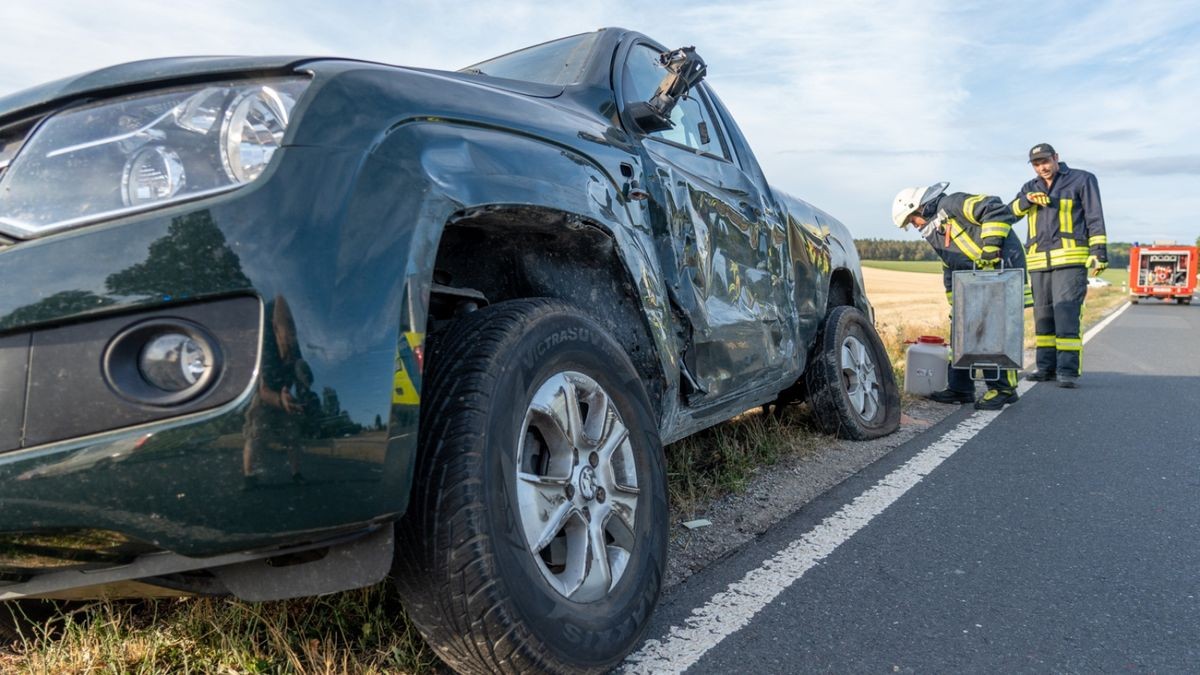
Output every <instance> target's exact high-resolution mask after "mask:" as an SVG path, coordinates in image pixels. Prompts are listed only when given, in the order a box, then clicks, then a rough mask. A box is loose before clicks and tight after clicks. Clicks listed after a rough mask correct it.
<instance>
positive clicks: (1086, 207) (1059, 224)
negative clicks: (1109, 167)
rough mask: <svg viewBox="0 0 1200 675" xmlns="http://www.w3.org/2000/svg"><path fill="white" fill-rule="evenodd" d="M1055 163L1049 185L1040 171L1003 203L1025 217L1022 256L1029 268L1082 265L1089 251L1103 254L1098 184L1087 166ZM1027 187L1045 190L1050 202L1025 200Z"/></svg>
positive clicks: (1104, 236)
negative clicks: (1027, 224) (1014, 197)
mask: <svg viewBox="0 0 1200 675" xmlns="http://www.w3.org/2000/svg"><path fill="white" fill-rule="evenodd" d="M1058 167H1059V168H1058V173H1057V174H1056V175H1055V176H1054V180H1053V181H1052V182H1051V183H1050V188H1049V189H1047V188H1046V183H1045V181H1043V180H1042V179H1041V177H1034V179H1033V180H1031V181H1029V182H1028V183H1025V184H1024V185H1022V186H1021V191H1020V192H1019V193H1017V198H1016V199H1014V200H1013V201H1012V203H1011V204H1009V207H1010V208H1011V209H1012V212H1013V215H1015V216H1016V217H1017V219H1018V220H1020V219H1021V218H1022V217H1024V218H1026V219H1028V221H1029V234H1028V236H1027V237H1026V239H1025V247H1026V248H1025V260H1026V262H1027V263H1028V266H1029V271H1030V272H1036V271H1038V270H1046V269H1054V268H1056V267H1071V266H1083V265H1086V264H1087V259H1088V256H1089V255H1094V256H1096V257H1097V258H1099V259H1100V260H1105V261H1107V260H1108V235H1107V234H1105V231H1104V210H1103V208H1101V206H1100V184H1099V183H1097V182H1096V177H1095V176H1094V175H1092V174H1091V173H1088V172H1087V171H1083V170H1080V169H1070V168H1067V165H1066V164H1065V163H1063V162H1059V164H1058ZM1030 192H1045V193H1046V194H1047V195H1049V196H1050V206H1038V205H1037V204H1033V203H1031V202H1030V201H1029V200H1028V199H1027V198H1026V195H1027V194H1029V193H1030Z"/></svg>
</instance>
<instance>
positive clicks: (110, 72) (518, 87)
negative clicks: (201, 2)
mask: <svg viewBox="0 0 1200 675" xmlns="http://www.w3.org/2000/svg"><path fill="white" fill-rule="evenodd" d="M318 61H349V62H354V63H362V64H367V65H371V66H383V67H388V68H402V66H394V65H390V64H383V63H376V62H372V61H360V60H358V59H341V58H333V57H317V56H178V57H172V58H163V59H149V60H146V61H133V62H130V63H122V64H119V65H115V66H110V67H108V68H101V69H100V70H93V71H91V72H89V73H83V74H82V75H72V76H71V77H65V78H63V79H61V80H55V81H53V82H47V83H45V84H40V85H37V86H35V87H30V88H29V89H25V90H22V91H18V92H16V93H13V94H9V95H8V96H4V97H0V126H4V125H5V124H6V123H8V122H10V121H13V120H16V119H19V118H22V117H28V116H31V115H35V114H38V113H41V112H42V111H44V110H46V109H48V108H52V107H54V106H55V105H57V104H59V103H61V102H63V101H67V100H70V99H73V98H79V97H82V96H90V95H99V94H108V93H111V92H113V91H119V90H121V89H127V88H140V87H143V86H145V85H152V84H156V83H171V84H175V83H179V84H184V83H187V82H188V81H192V80H201V79H210V78H214V77H221V76H223V75H230V76H232V75H237V76H241V77H246V76H256V75H257V76H264V77H265V76H272V75H285V74H288V73H291V72H293V71H295V70H296V68H298V67H299V66H301V65H303V64H307V63H313V62H318ZM404 69H405V70H412V71H417V72H423V73H427V74H433V75H438V76H441V77H449V78H453V79H457V80H460V81H463V82H470V83H473V84H482V85H486V86H490V87H494V88H496V89H503V90H505V91H511V92H514V93H518V94H524V95H526V96H534V97H537V98H556V97H558V96H559V95H561V94H562V93H563V87H562V86H558V85H545V84H538V83H535V82H522V81H518V80H507V79H502V78H498V77H488V76H484V75H474V74H470V73H462V72H453V71H444V70H431V69H424V68H404Z"/></svg>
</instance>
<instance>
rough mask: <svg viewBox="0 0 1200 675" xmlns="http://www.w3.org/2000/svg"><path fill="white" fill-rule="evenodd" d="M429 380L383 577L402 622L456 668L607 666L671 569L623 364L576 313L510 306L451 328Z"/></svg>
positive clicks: (632, 380) (629, 369)
mask: <svg viewBox="0 0 1200 675" xmlns="http://www.w3.org/2000/svg"><path fill="white" fill-rule="evenodd" d="M427 377H428V379H427V380H426V382H427V385H426V390H425V392H424V401H423V403H422V407H421V421H420V431H419V448H420V450H419V455H418V459H417V468H416V474H415V476H414V483H413V492H412V496H411V499H410V502H409V510H408V512H407V513H406V515H405V516H404V517H403V518H402V519H401V521H400V522H399V523H398V524H397V534H398V541H397V548H396V551H397V555H396V562H395V566H394V568H393V579H394V581H395V583H396V585H397V587H398V588H399V590H400V594H401V599H402V601H403V604H404V607H405V609H406V611H407V613H408V615H409V617H410V618H411V619H412V621H413V623H415V624H416V625H417V627H418V628H419V629H420V630H421V632H422V634H423V635H424V636H425V639H426V640H427V641H428V642H429V643H430V644H431V645H432V646H433V647H434V649H435V651H436V652H437V654H438V656H440V657H441V658H442V659H443V660H444V661H445V662H446V663H447V664H448V665H449V666H451V667H452V668H454V669H455V670H456V671H458V672H460V673H512V672H529V671H534V672H601V671H605V670H607V669H609V668H610V667H611V666H613V665H615V664H616V663H617V662H618V661H619V660H620V659H621V658H622V657H623V656H625V654H626V653H627V652H628V651H629V650H630V649H632V648H633V647H634V646H635V645H636V644H637V642H638V641H639V639H640V638H641V636H642V633H643V632H644V630H645V628H646V625H647V622H648V620H649V617H650V614H651V612H652V611H653V609H654V606H655V604H656V603H657V600H658V595H659V590H660V588H661V584H662V579H663V576H664V574H665V571H666V555H667V528H668V521H667V517H668V516H667V496H666V494H667V490H666V471H665V464H664V460H663V451H662V443H661V442H660V440H659V437H658V428H657V424H656V421H655V417H654V414H653V411H652V408H651V407H650V403H649V401H648V399H647V396H646V393H645V390H644V388H643V386H642V383H641V379H640V378H639V376H638V374H637V371H635V370H634V368H633V365H632V363H631V362H630V360H629V357H628V356H627V355H626V354H625V352H624V350H623V349H622V348H621V347H620V345H619V344H617V342H616V341H615V340H613V339H612V338H611V337H610V336H609V335H608V333H607V332H606V331H605V330H604V329H603V328H601V327H600V325H599V324H597V323H596V322H595V321H593V320H591V319H590V318H587V317H585V316H584V315H583V313H582V312H581V311H580V310H578V309H576V308H574V307H572V306H570V305H567V304H565V303H562V302H558V301H554V300H545V299H536V300H513V301H508V302H503V303H499V304H496V305H492V306H490V307H487V308H484V309H482V310H479V311H476V312H472V313H471V314H468V315H466V316H464V317H462V318H461V319H459V320H457V321H456V322H455V324H453V325H452V326H451V327H450V328H449V329H448V331H447V333H446V334H445V335H444V337H442V338H441V339H440V340H435V341H434V344H433V345H431V350H430V360H429V372H428V375H427ZM535 400H536V401H539V402H540V405H537V406H535V405H533V402H534V401H535ZM570 400H575V401H576V406H575V410H576V411H578V413H579V416H578V417H575V416H574V415H572V414H571V412H572V410H571V408H572V406H571V405H570V403H569V401H570ZM601 410H603V412H604V414H603V415H597V414H596V413H597V412H599V411H601ZM551 411H553V412H551ZM567 418H575V419H576V420H577V422H578V424H576V425H575V428H576V429H579V430H580V431H579V433H578V434H571V433H568V432H565V431H563V429H564V426H565V427H570V426H571V424H570V423H565V425H564V423H562V422H558V421H557V420H561V419H567ZM621 424H623V425H624V428H625V430H626V431H627V437H626V440H623V441H622V440H619V439H620V437H621V432H620V426H619V425H621ZM597 438H598V439H600V440H599V441H593V440H592V439H597ZM531 450H532V451H531ZM585 507H586V508H585ZM547 523H553V524H552V525H547ZM560 524H561V527H559V525H560ZM601 538H602V539H603V541H604V554H603V555H602V556H598V557H597V556H593V555H592V554H593V553H594V552H595V551H597V550H598V548H599V547H597V546H595V545H594V544H593V543H592V542H596V541H598V540H599V539H601ZM605 570H607V571H608V573H609V577H608V578H606V577H605V576H604V573H605ZM568 596H569V597H570V599H568Z"/></svg>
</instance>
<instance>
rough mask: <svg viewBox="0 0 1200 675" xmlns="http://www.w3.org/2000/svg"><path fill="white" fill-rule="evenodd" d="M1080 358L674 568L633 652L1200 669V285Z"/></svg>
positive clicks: (786, 664) (711, 667) (836, 666)
mask: <svg viewBox="0 0 1200 675" xmlns="http://www.w3.org/2000/svg"><path fill="white" fill-rule="evenodd" d="M1084 369H1085V370H1084V376H1083V378H1082V380H1081V388H1079V389H1077V390H1066V389H1060V388H1058V387H1056V386H1053V385H1052V384H1038V385H1035V386H1032V387H1031V388H1030V389H1029V390H1028V391H1027V392H1026V393H1025V394H1024V395H1023V397H1022V400H1021V401H1020V402H1019V403H1017V404H1015V405H1013V406H1010V407H1009V408H1007V409H1006V410H1005V411H1004V412H1003V413H1001V414H996V413H983V414H980V413H975V412H974V411H973V410H971V409H970V407H969V406H964V407H963V409H962V410H960V411H958V412H956V413H955V414H953V415H951V416H950V417H948V418H947V419H946V420H944V421H943V422H942V423H940V424H939V425H937V426H935V427H934V428H932V429H930V430H929V431H928V432H926V433H925V434H923V435H921V436H919V437H917V438H915V439H914V440H913V441H910V442H909V443H908V444H906V445H904V446H901V447H900V448H899V449H897V450H895V451H893V452H892V453H891V454H889V455H888V456H887V457H885V458H884V459H882V460H880V461H879V462H877V463H875V464H873V465H872V466H870V467H868V468H867V469H866V470H864V471H862V472H860V473H859V474H857V475H855V476H854V477H852V478H851V479H849V480H847V481H846V482H844V483H842V484H841V485H839V486H838V487H836V488H834V489H833V490H832V491H830V492H828V493H826V494H825V495H823V496H822V497H821V498H818V499H817V500H815V501H813V502H811V503H810V504H808V505H806V506H805V507H804V508H803V509H801V510H800V511H799V512H797V513H796V514H794V515H792V516H791V517H789V518H787V519H785V520H784V521H783V522H782V523H780V524H779V525H778V526H776V527H775V528H773V529H772V530H771V531H769V532H768V533H767V534H766V535H764V536H763V537H761V538H759V539H758V540H756V541H755V542H754V543H753V544H751V545H749V546H747V547H745V548H743V549H741V550H740V551H738V552H737V553H736V554H735V555H732V556H730V557H729V558H727V559H726V560H724V561H722V562H720V563H718V564H714V565H712V566H710V568H708V569H706V570H704V571H703V572H701V573H699V574H697V575H695V576H693V577H691V578H690V579H688V581H687V582H685V583H683V584H680V585H679V586H677V587H676V588H675V589H673V590H672V591H671V593H670V594H669V595H668V596H666V597H665V598H664V601H663V603H662V604H661V605H660V609H659V611H658V612H657V613H656V619H655V623H654V625H653V626H652V627H651V630H650V634H651V636H652V641H651V642H649V643H647V646H646V647H645V648H644V649H643V650H642V651H640V652H639V653H637V654H636V655H635V656H634V657H633V658H634V659H642V660H641V661H640V662H632V663H633V665H632V666H631V670H637V669H639V668H640V669H641V670H645V671H657V672H661V671H668V672H669V671H679V670H684V669H686V670H687V672H689V673H735V672H742V673H809V672H837V673H845V672H854V673H859V672H866V673H872V672H878V673H892V672H920V673H925V672H954V673H958V672H1083V673H1093V672H1116V671H1121V672H1163V673H1166V672H1191V673H1195V672H1200V414H1197V413H1198V412H1200V305H1192V306H1179V305H1166V304H1159V303H1146V304H1141V305H1136V306H1132V307H1130V308H1129V309H1128V310H1127V311H1125V312H1124V313H1123V314H1122V315H1120V316H1119V317H1117V318H1116V320H1115V321H1113V322H1112V323H1111V324H1110V325H1108V326H1107V327H1106V328H1104V329H1103V330H1102V331H1100V332H1099V333H1098V334H1097V335H1096V336H1095V337H1094V338H1093V339H1091V340H1090V341H1089V342H1088V343H1087V346H1086V347H1085V351H1084ZM947 434H949V436H947ZM947 439H948V440H947ZM931 452H932V453H933V454H934V455H938V457H941V458H942V459H944V461H941V460H938V461H941V463H940V464H936V463H934V464H932V465H929V466H933V467H935V468H931V469H930V468H928V467H927V468H926V469H917V473H916V474H915V477H912V478H911V480H910V482H909V483H907V484H904V485H900V484H901V483H904V480H906V479H905V478H903V475H906V474H905V472H906V471H909V468H910V467H911V466H912V465H914V464H917V465H920V464H921V462H924V461H926V460H925V458H926V457H927V456H928V455H930V453H931ZM939 453H940V454H939ZM927 464H928V463H927ZM922 471H924V472H925V473H927V474H928V475H924V476H923V477H921V476H922V475H923V474H922V473H921V472H922ZM909 472H910V473H911V471H909ZM898 485H899V487H897V486H898ZM905 486H907V487H905ZM864 493H866V494H864ZM881 495H882V496H881ZM888 499H893V500H894V501H890V502H888V501H886V500H888ZM880 500H883V501H880ZM864 509H865V511H864ZM863 513H867V516H863V515H862V514H863ZM847 514H849V515H847ZM864 523H865V524H864ZM830 542H832V543H830ZM812 551H816V552H815V553H811V556H812V562H811V564H808V563H804V562H803V559H804V558H805V556H808V555H810V552H812ZM764 562H766V565H765V566H764ZM806 565H808V566H807V567H806ZM791 567H795V569H790V571H789V568H791Z"/></svg>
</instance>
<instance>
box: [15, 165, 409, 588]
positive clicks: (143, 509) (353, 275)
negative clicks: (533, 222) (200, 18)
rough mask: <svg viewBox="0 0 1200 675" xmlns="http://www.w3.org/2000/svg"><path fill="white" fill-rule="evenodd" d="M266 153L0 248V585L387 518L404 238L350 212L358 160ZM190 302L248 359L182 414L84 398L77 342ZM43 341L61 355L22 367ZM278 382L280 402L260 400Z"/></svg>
mask: <svg viewBox="0 0 1200 675" xmlns="http://www.w3.org/2000/svg"><path fill="white" fill-rule="evenodd" d="M279 154H280V155H282V157H281V158H280V161H279V162H278V163H277V164H275V165H274V167H275V168H274V169H273V171H272V172H271V173H270V175H266V176H264V177H263V178H262V179H260V181H259V182H257V183H255V184H253V185H251V186H247V187H246V188H242V189H240V190H237V191H234V192H231V193H228V194H224V195H220V196H217V197H213V198H210V199H207V200H204V201H198V202H193V203H188V204H182V205H177V206H174V207H171V208H168V209H164V210H163V211H161V212H154V213H148V214H140V215H138V216H133V217H129V218H126V219H122V220H119V221H115V222H111V223H101V224H98V225H95V226H92V227H87V228H83V229H80V230H74V231H69V232H64V233H60V234H57V235H54V236H50V237H47V238H45V239H40V240H35V241H30V242H17V243H15V244H12V245H8V246H6V247H4V248H0V279H3V280H4V283H3V284H0V378H3V380H2V381H0V580H2V579H15V578H23V577H27V576H28V575H30V574H35V573H38V572H40V571H44V570H52V569H54V570H61V569H78V568H86V567H105V566H111V565H113V564H120V562H121V561H122V560H123V559H126V558H129V557H131V556H135V555H138V554H143V553H146V552H148V551H156V550H165V551H171V552H173V553H178V554H182V555H187V556H194V557H202V556H214V555H218V554H224V553H229V552H233V551H245V550H252V549H257V548H264V547H271V546H278V545H283V544H294V543H296V542H303V541H307V540H317V539H320V538H321V537H322V536H324V535H325V534H327V533H329V532H336V531H344V530H346V529H347V528H350V527H355V526H361V525H363V524H365V523H371V522H376V521H380V520H384V519H388V518H394V517H396V516H397V515H398V514H399V513H401V512H403V510H404V507H405V505H406V503H407V496H408V489H409V484H410V482H411V473H412V464H413V457H414V452H415V443H416V436H415V432H416V420H417V405H416V404H415V402H406V403H404V404H396V403H394V400H393V387H394V381H395V378H396V374H397V372H398V371H399V370H402V369H403V368H404V367H405V364H404V363H403V362H402V360H401V359H400V358H399V354H400V353H401V352H403V346H404V343H405V339H404V337H403V335H404V333H405V332H407V331H410V330H412V328H411V327H410V326H409V325H407V323H406V319H405V316H406V312H405V311H404V307H403V306H402V302H401V301H400V299H402V298H403V297H405V296H404V292H403V289H405V288H406V284H404V283H398V281H402V280H404V279H405V276H404V274H405V259H406V256H407V251H408V248H409V245H410V242H409V237H410V236H411V235H410V233H408V232H406V231H404V230H403V229H395V228H392V229H385V230H383V231H380V230H379V222H378V220H374V219H373V218H372V215H373V214H371V213H370V212H369V211H367V212H364V211H363V210H362V209H360V208H355V207H354V206H352V205H353V204H355V203H356V202H358V201H360V200H358V199H357V198H356V193H357V191H358V190H360V189H362V188H361V187H360V186H359V184H358V182H357V181H356V180H355V178H356V176H357V175H358V173H359V170H360V169H361V166H362V158H361V156H359V155H355V154H353V153H348V152H338V151H331V150H327V149H322V148H308V147H306V148H285V149H283V150H281V151H280V153H279ZM398 286H399V290H398ZM281 304H285V305H286V306H287V307H289V308H290V313H284V312H280V311H278V309H277V308H278V307H279V306H280V305H281ZM235 307H236V309H235ZM247 307H250V308H251V309H247ZM263 308H265V311H264V309H263ZM197 311H199V312H200V313H201V314H202V315H203V316H202V317H201V318H200V319H198V321H201V322H209V323H212V322H217V323H219V322H220V321H221V317H226V318H228V317H230V316H232V315H237V316H238V317H240V318H239V321H238V322H237V323H238V327H237V328H236V330H237V331H241V333H242V334H249V335H250V337H251V338H252V346H253V348H252V350H251V351H252V356H251V357H250V358H249V361H248V362H247V360H246V358H242V360H241V361H239V362H238V363H236V364H232V363H231V364H230V368H229V369H228V371H227V373H226V375H227V377H226V375H223V376H222V377H223V378H225V379H223V380H222V381H221V382H220V383H218V384H217V385H214V387H213V388H212V390H211V392H210V393H208V394H205V395H204V397H203V398H201V399H199V400H197V401H195V402H194V404H189V405H183V406H178V407H174V408H162V407H157V408H156V407H154V406H139V405H137V404H132V405H126V406H125V407H121V406H120V405H116V404H112V402H111V401H108V400H107V399H105V398H104V397H105V396H106V395H109V396H111V393H112V392H111V391H109V392H105V391H103V379H102V378H103V374H102V368H101V367H100V366H101V364H99V363H96V362H95V361H96V359H95V358H94V353H95V349H96V345H90V344H88V343H89V340H91V338H89V337H88V336H89V335H92V334H94V335H95V336H96V337H95V340H96V341H98V342H99V343H101V344H100V347H101V348H102V347H103V344H102V343H103V342H104V340H105V339H107V338H106V337H105V336H107V335H108V334H109V332H111V330H112V327H113V326H117V325H122V324H124V323H128V322H131V321H137V320H141V319H142V318H145V317H147V316H160V315H172V316H173V315H182V316H185V317H186V316H188V313H189V312H192V313H194V312H197ZM205 312H208V313H207V314H205ZM285 315H286V316H285ZM251 316H252V318H248V317H251ZM281 316H285V318H284V319H281ZM205 317H207V318H205ZM193 318H194V317H193ZM287 319H290V326H288V325H285V324H287V323H288V321H287ZM213 331H214V333H218V332H219V333H220V335H218V338H219V339H225V338H223V337H222V336H227V335H229V333H228V332H226V331H225V330H224V329H221V330H219V331H218V330H217V329H213ZM285 333H290V335H291V339H290V340H289V339H284V338H281V337H280V336H281V335H282V334H285ZM47 335H50V336H59V337H60V338H61V339H60V340H59V342H60V343H62V344H60V347H63V348H62V349H61V350H60V351H61V353H62V354H68V355H69V354H75V355H76V356H77V357H78V358H76V360H75V361H74V362H72V364H71V365H70V366H69V367H63V368H58V369H55V368H53V367H47V364H45V363H43V362H41V361H39V353H43V354H44V353H48V352H45V351H42V352H39V350H38V346H39V339H41V338H39V336H41V337H42V338H44V337H45V336H47ZM64 335H65V336H66V337H62V336H64ZM72 341H74V342H72ZM76 347H78V349H76ZM89 349H91V350H92V351H88V350H89ZM101 351H102V349H101ZM80 354H82V356H79V355H80ZM301 364H302V365H301ZM408 367H409V368H411V367H412V366H411V363H410V364H409V365H408ZM39 383H41V384H39ZM43 385H44V386H43ZM39 387H43V388H42V389H41V391H43V392H53V395H39V394H37V392H38V391H39V389H38V388H39ZM46 387H49V388H46ZM88 387H91V388H92V389H90V390H89V389H88ZM283 388H286V389H288V392H289V396H290V397H292V398H293V400H294V401H296V402H297V403H298V404H300V405H298V407H299V410H298V411H296V410H295V409H293V411H292V412H290V413H285V412H283V411H282V410H280V409H279V408H278V402H279V400H280V390H281V389H283ZM85 394H86V395H85ZM106 401H107V402H106ZM272 403H274V405H275V407H274V408H272Z"/></svg>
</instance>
